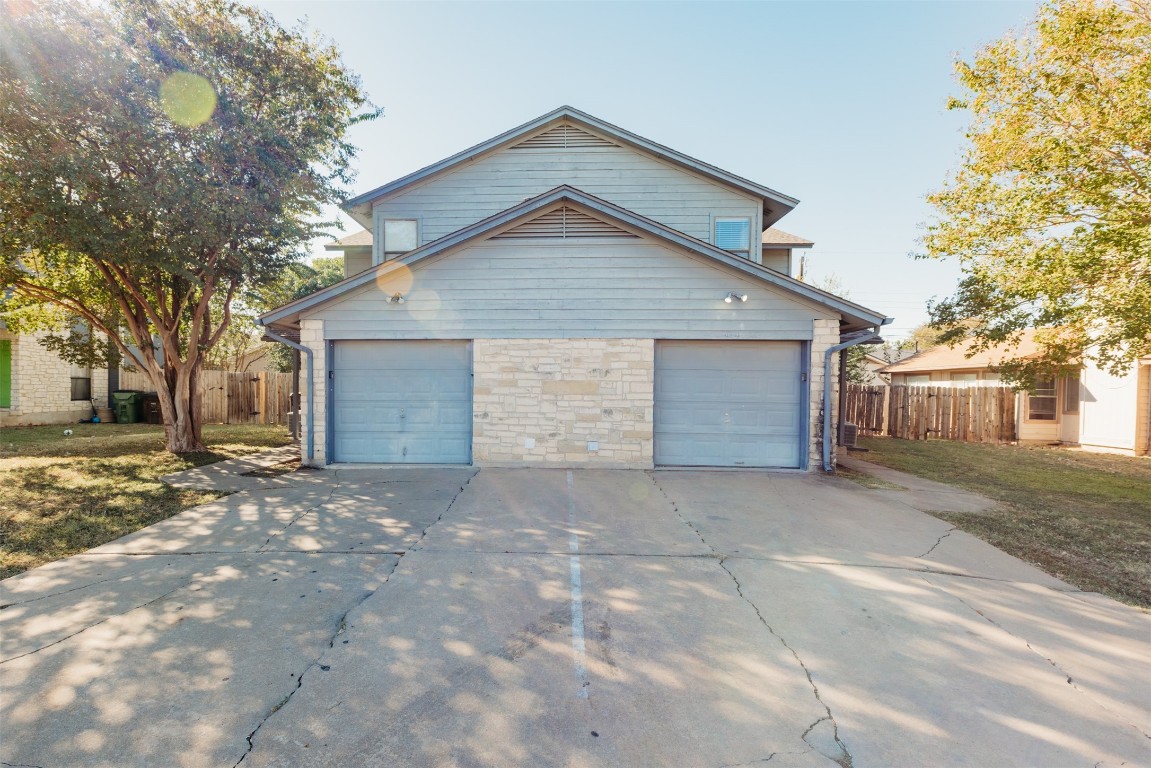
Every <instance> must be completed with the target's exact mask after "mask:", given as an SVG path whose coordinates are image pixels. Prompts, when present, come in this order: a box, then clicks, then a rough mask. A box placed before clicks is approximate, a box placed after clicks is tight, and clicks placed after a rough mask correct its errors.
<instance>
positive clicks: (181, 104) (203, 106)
mask: <svg viewBox="0 0 1151 768" xmlns="http://www.w3.org/2000/svg"><path fill="white" fill-rule="evenodd" d="M160 106H161V107H163V109H164V114H166V115H167V116H168V118H169V119H170V120H171V121H172V122H173V123H175V124H176V125H182V126H184V127H185V128H195V127H196V126H199V125H203V124H204V123H206V122H208V120H210V119H211V117H212V113H213V112H215V111H216V91H215V90H214V89H213V88H212V84H211V83H209V82H208V79H207V78H206V77H203V76H201V75H197V74H195V73H193V72H175V73H173V74H172V75H170V76H169V77H168V79H167V80H165V81H164V82H163V83H162V84H161V85H160Z"/></svg>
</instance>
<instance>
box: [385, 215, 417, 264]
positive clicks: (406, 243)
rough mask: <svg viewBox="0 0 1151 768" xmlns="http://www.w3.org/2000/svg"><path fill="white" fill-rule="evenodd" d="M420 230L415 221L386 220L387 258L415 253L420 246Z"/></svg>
mask: <svg viewBox="0 0 1151 768" xmlns="http://www.w3.org/2000/svg"><path fill="white" fill-rule="evenodd" d="M418 229H419V227H418V226H417V225H416V220H415V219H384V248H383V252H384V254H385V256H394V255H398V254H401V253H407V252H408V251H414V250H415V249H416V247H417V245H419V238H418V234H419V232H418Z"/></svg>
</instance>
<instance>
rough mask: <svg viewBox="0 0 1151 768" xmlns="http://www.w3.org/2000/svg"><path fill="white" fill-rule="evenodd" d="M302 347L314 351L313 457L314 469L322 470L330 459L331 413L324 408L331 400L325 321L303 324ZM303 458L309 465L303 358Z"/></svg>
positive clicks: (301, 429) (303, 359) (305, 370)
mask: <svg viewBox="0 0 1151 768" xmlns="http://www.w3.org/2000/svg"><path fill="white" fill-rule="evenodd" d="M300 343H301V344H303V345H304V346H305V347H308V348H309V349H311V350H312V365H313V371H312V386H313V387H314V393H313V396H314V397H315V399H316V419H315V423H314V426H315V430H316V432H315V453H314V454H313V457H312V461H311V466H314V467H322V466H324V464H325V463H326V459H325V457H326V455H327V442H328V440H327V431H326V430H327V425H326V418H325V415H326V414H327V412H328V409H327V408H326V407H324V404H325V403H326V402H327V397H328V394H327V393H328V374H327V371H328V363H327V357H326V354H327V344H325V343H324V321H323V320H301V321H300ZM300 357H301V359H300V389H301V390H302V392H300V400H301V402H300V456H301V457H303V463H308V461H307V451H308V445H307V439H308V436H307V424H308V397H307V394H308V390H307V379H306V377H307V375H308V368H307V364H308V362H307V359H305V358H304V356H303V355H301V356H300Z"/></svg>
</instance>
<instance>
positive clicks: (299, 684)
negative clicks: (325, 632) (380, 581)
mask: <svg viewBox="0 0 1151 768" xmlns="http://www.w3.org/2000/svg"><path fill="white" fill-rule="evenodd" d="M399 564H400V561H399V560H396V563H395V565H393V566H392V570H390V571H388V575H387V577H386V579H388V580H390V579H391V578H392V574H394V573H395V572H396V568H398V567H399ZM384 583H385V584H386V583H387V581H386V580H385V582H384ZM379 591H380V588H377V589H373V590H371V591H370V592H367V593H365V594H364V595H363V596H362V597H361V598H360V599H359V600H357V601H356V602H354V603H352V604H351V605H350V606H348V609H347V610H346V611H344V612H343V614H341V616H340V620H339V621H337V622H336V631H335V632H333V633H332V636H331V637H329V638H328V648H327V650H331V649H332V648H335V647H336V639H337V638H338V637H339V636H340V635H342V634H343V633H344V632H346V631H347V629H348V614H349V613H351V612H352V611H354V610H355V609H356V608H359V607H360V606H361V605H363V604H364V603H365V602H367V600H368V599H369V598H370V597H372V595H374V594H376V593H377V592H379ZM326 653H327V651H324V652H321V653H320V655H319V656H317V657H316V658H314V659H312V660H311V661H310V662H309V663H308V665H307V666H306V667H304V669H303V670H301V672H300V674H298V675H296V687H295V688H293V689H292V690H290V691H288V693H287V695H286V696H284V698H282V699H280V700H279V701H278V702H276V704H275V705H273V706H272V708H271V709H269V710H268V712H267V714H265V715H264V716H263V717H262V718H260V722H258V723H256V727H255V728H253V729H252V732H251V733H249V734H248V735H247V737H246V738H245V740H246V741H247V742H248V748H247V749H245V750H244V754H242V755H241V756H240V759H239V760H237V761H236V763H235V765H233V766H232V768H236V766H238V765H240V763H242V762H244V761H245V760H246V759H247V758H248V755H250V754H252V750H253V749H255V747H256V744H255V742H254V741H253V739H254V738H255V737H256V734H257V733H258V732H259V730H260V729H261V728H263V727H264V723H266V722H268V720H269V718H271V717H272V715H274V714H276V713H277V712H279V711H280V710H281V709H283V708H284V707H285V706H287V704H288V702H289V701H291V700H292V697H293V696H295V695H296V693H297V692H298V691H299V690H300V689H301V688H303V687H304V675H306V674H308V671H309V670H311V669H312V668H314V667H320V668H321V669H324V671H327V669H328V667H326V666H325V665H321V664H320V661H322V660H323V658H324V655H325V654H326Z"/></svg>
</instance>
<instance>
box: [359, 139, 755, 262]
mask: <svg viewBox="0 0 1151 768" xmlns="http://www.w3.org/2000/svg"><path fill="white" fill-rule="evenodd" d="M561 184H568V185H570V186H573V187H575V188H577V189H580V190H583V191H584V192H588V193H590V194H592V195H595V196H596V197H600V198H603V199H604V200H607V201H609V202H612V203H615V204H616V205H619V206H621V207H623V208H627V209H628V210H631V211H634V212H635V213H638V214H640V215H642V216H646V217H648V218H650V219H653V220H655V221H658V222H660V223H661V224H664V225H666V226H669V227H672V228H673V229H677V230H679V231H680V232H683V233H685V234H688V235H691V236H692V237H695V238H698V239H700V240H703V241H705V242H709V243H710V242H712V240H713V236H712V220H713V219H714V218H715V217H716V216H739V217H748V218H750V219H751V248H752V252H751V259H752V261H755V262H758V261H759V258H760V243H759V237H758V235H759V233H760V232H761V231H762V225H761V219H762V206H763V201H762V200H760V199H758V198H755V197H752V196H750V195H748V194H746V193H743V192H738V191H736V190H734V189H732V188H729V187H727V186H724V185H722V184H719V183H717V182H714V181H712V180H710V179H707V178H705V177H703V176H699V175H696V174H694V173H689V172H687V171H684V170H683V169H681V168H679V167H677V166H674V165H671V164H670V163H666V162H664V161H662V160H657V159H656V158H654V157H650V156H648V155H645V154H642V153H640V152H638V151H636V150H633V149H631V148H624V147H580V148H568V149H555V150H549V149H502V150H497V151H495V152H493V153H491V154H488V155H486V156H483V157H480V158H478V159H476V160H474V161H472V162H469V163H466V164H465V165H463V166H462V167H459V168H457V169H455V170H453V171H451V172H448V173H445V174H443V175H440V176H437V177H435V178H432V179H429V180H427V181H424V182H422V183H420V184H418V185H416V186H414V187H408V188H406V189H403V190H400V191H399V192H397V193H395V194H393V195H392V196H391V197H388V198H385V199H382V200H379V201H377V202H376V203H375V207H374V209H373V212H374V218H375V226H374V228H373V232H374V237H375V243H377V253H376V258H377V259H379V252H378V248H379V246H378V243H379V242H380V239H381V237H380V236H381V232H382V225H381V223H380V222H381V221H382V220H383V219H384V218H389V219H417V220H418V221H419V239H420V244H421V245H423V244H425V243H429V242H431V241H433V240H437V239H439V238H441V237H443V236H444V235H447V234H450V233H452V232H455V231H457V230H459V229H462V228H463V227H466V226H468V225H470V224H474V223H475V222H477V221H480V220H482V219H485V218H487V217H488V216H491V215H493V214H496V213H499V212H500V211H504V210H507V209H508V208H511V207H512V206H514V205H518V204H519V203H522V202H523V201H524V200H525V199H527V198H529V197H535V196H536V195H539V194H542V193H544V192H547V191H548V190H550V189H553V188H555V187H558V186H560V185H561Z"/></svg>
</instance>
